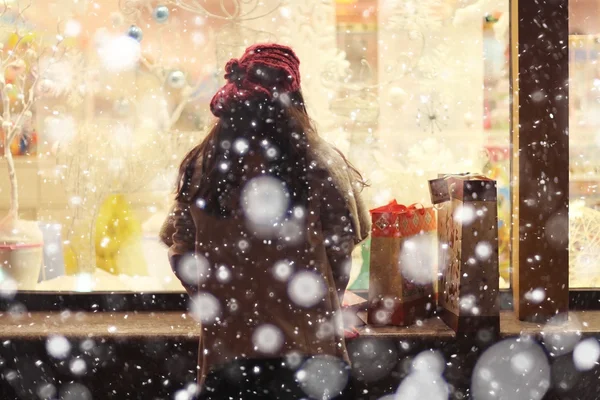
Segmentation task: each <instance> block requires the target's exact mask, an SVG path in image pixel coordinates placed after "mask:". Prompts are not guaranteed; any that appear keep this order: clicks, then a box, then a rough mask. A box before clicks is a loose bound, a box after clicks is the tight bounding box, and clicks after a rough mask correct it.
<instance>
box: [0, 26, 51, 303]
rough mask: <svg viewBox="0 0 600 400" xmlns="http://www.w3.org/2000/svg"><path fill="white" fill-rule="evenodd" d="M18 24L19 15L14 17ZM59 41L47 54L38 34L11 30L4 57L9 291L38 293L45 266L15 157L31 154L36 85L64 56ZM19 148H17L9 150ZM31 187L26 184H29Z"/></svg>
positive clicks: (1, 224)
mask: <svg viewBox="0 0 600 400" xmlns="http://www.w3.org/2000/svg"><path fill="white" fill-rule="evenodd" d="M15 18H16V20H17V21H19V19H20V18H21V17H20V14H17V15H16V16H15ZM60 44H61V43H60V40H59V41H58V43H55V44H51V46H52V49H53V50H52V52H51V54H50V55H47V54H45V53H44V51H43V50H44V46H45V45H46V44H45V43H43V41H42V40H41V39H40V38H38V37H36V35H35V34H34V33H31V32H29V33H26V34H24V35H23V34H21V33H20V31H19V28H18V27H15V28H13V29H12V30H11V32H10V33H9V34H8V37H7V38H6V43H5V44H4V46H3V48H2V50H1V51H0V92H1V93H0V94H1V97H2V114H1V117H0V123H1V130H2V134H1V137H0V140H2V141H3V143H4V146H3V150H4V159H5V161H6V166H7V168H6V171H7V172H8V178H9V179H8V180H9V184H10V186H9V187H8V186H5V189H4V190H3V191H2V192H3V195H5V196H7V197H8V198H9V199H10V200H9V208H8V212H7V213H6V215H3V216H2V217H0V268H1V269H0V273H1V275H2V286H3V287H5V288H8V289H6V290H8V291H12V289H13V288H14V290H31V289H34V288H35V286H36V283H37V280H38V277H39V275H40V269H41V267H42V261H43V234H42V231H41V229H40V228H39V226H38V223H37V222H36V221H29V220H25V219H21V218H20V217H19V196H18V186H17V175H16V168H15V162H14V159H13V155H14V154H19V153H21V152H22V153H24V154H27V153H28V152H29V151H32V147H31V144H32V141H33V137H32V135H33V134H34V133H35V132H34V130H33V129H32V126H33V111H35V109H34V105H35V102H36V100H37V97H38V96H39V94H40V90H39V86H38V79H40V74H42V71H41V68H42V67H43V66H44V64H46V65H47V64H49V63H52V62H53V61H52V59H53V57H55V56H56V55H57V53H60V51H61V48H60ZM13 141H16V142H17V143H18V148H17V149H16V150H15V148H14V147H13V146H12V145H11V144H12V143H13ZM25 184H27V182H25Z"/></svg>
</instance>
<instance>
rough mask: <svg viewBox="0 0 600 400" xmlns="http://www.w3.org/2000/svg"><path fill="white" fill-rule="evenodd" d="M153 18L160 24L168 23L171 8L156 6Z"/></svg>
mask: <svg viewBox="0 0 600 400" xmlns="http://www.w3.org/2000/svg"><path fill="white" fill-rule="evenodd" d="M152 18H154V20H155V21H156V22H158V23H159V24H162V23H165V22H167V19H169V8H168V7H167V6H164V5H159V6H156V8H155V9H154V11H153V12H152Z"/></svg>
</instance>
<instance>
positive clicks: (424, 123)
mask: <svg viewBox="0 0 600 400" xmlns="http://www.w3.org/2000/svg"><path fill="white" fill-rule="evenodd" d="M421 103H422V104H421V107H419V110H418V112H417V124H418V125H419V127H421V128H422V129H423V130H424V131H429V132H431V133H432V134H433V133H435V132H436V131H438V132H441V131H442V128H445V127H446V125H447V123H446V121H447V120H448V106H447V105H446V104H443V103H442V101H441V100H440V99H439V96H437V95H436V94H435V93H433V94H431V95H429V96H421Z"/></svg>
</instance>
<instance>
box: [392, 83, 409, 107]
mask: <svg viewBox="0 0 600 400" xmlns="http://www.w3.org/2000/svg"><path fill="white" fill-rule="evenodd" d="M388 94H389V96H390V102H391V103H392V105H394V106H395V107H402V106H404V105H405V104H406V102H407V101H408V98H409V96H408V93H406V91H405V90H404V89H402V88H401V87H398V86H392V87H390V88H389V90H388Z"/></svg>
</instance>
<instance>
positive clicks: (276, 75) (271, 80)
mask: <svg viewBox="0 0 600 400" xmlns="http://www.w3.org/2000/svg"><path fill="white" fill-rule="evenodd" d="M225 79H227V83H226V84H225V85H224V86H223V87H222V88H221V89H219V91H218V92H217V93H215V95H214V97H213V98H212V100H211V102H210V110H211V111H212V113H213V114H214V115H215V116H216V117H221V116H222V115H223V114H224V113H226V112H228V111H230V110H231V109H232V108H235V105H236V104H239V103H241V102H244V101H246V100H248V99H250V98H256V97H259V98H260V97H263V98H266V99H272V98H274V97H275V96H276V94H275V93H279V94H280V93H288V92H295V91H298V90H300V60H299V59H298V57H297V56H296V54H295V53H294V51H293V50H292V49H291V48H289V47H287V46H282V45H279V44H272V43H264V44H255V45H253V46H250V47H248V48H247V49H246V52H245V53H244V55H243V56H242V58H240V59H239V60H238V59H236V58H232V59H231V60H229V62H227V64H226V65H225Z"/></svg>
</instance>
